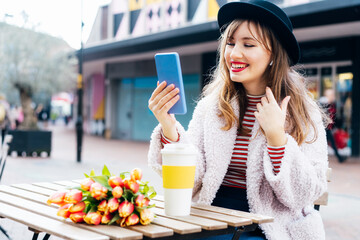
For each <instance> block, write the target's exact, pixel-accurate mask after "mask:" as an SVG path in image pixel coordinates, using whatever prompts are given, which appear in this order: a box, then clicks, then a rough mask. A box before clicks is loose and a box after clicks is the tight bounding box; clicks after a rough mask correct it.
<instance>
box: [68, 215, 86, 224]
mask: <svg viewBox="0 0 360 240" xmlns="http://www.w3.org/2000/svg"><path fill="white" fill-rule="evenodd" d="M84 216H85V213H84V212H75V213H71V214H70V216H69V218H70V219H71V221H73V222H74V223H81V222H83V221H84Z"/></svg>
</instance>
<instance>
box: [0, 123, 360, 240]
mask: <svg viewBox="0 0 360 240" xmlns="http://www.w3.org/2000/svg"><path fill="white" fill-rule="evenodd" d="M50 128H51V130H52V131H53V151H52V154H51V157H50V158H40V157H36V158H22V157H9V158H8V161H7V165H6V169H5V173H4V175H3V178H2V182H1V184H15V183H26V182H28V183H31V182H42V181H57V180H59V181H60V180H69V179H81V178H83V177H84V175H83V173H89V172H90V171H91V169H94V170H95V171H96V172H97V173H100V172H101V169H102V167H103V165H104V164H106V165H107V166H108V167H109V169H110V171H111V172H112V173H119V172H122V171H127V170H131V169H132V168H134V167H139V168H141V169H142V170H143V173H144V176H143V179H144V180H149V181H150V185H153V186H154V187H155V189H156V190H157V192H158V194H162V193H163V188H162V182H161V178H160V177H159V176H158V175H157V174H156V173H155V172H153V171H152V170H151V169H150V168H149V167H148V166H147V151H148V147H149V144H148V143H147V142H128V141H121V140H106V139H103V138H99V137H95V136H90V135H85V138H84V151H83V161H82V163H77V162H76V154H75V139H76V138H75V132H74V130H73V129H71V128H69V127H67V126H65V125H64V124H61V122H60V123H58V125H56V126H50ZM329 165H330V167H331V168H332V170H333V172H332V180H331V182H330V183H329V193H330V196H329V205H328V206H322V207H321V208H320V213H321V215H322V217H323V221H324V224H325V230H326V235H327V236H326V239H328V240H340V239H341V240H355V239H360V229H359V227H358V223H359V222H360V208H359V206H360V184H359V182H360V174H359V171H360V159H357V158H349V159H347V161H346V162H345V163H341V164H340V163H338V162H337V160H336V159H335V158H334V157H330V158H329ZM0 225H1V226H2V227H3V228H4V229H6V231H8V233H9V234H10V236H12V237H13V239H14V240H22V239H30V238H31V236H32V235H31V232H30V231H28V229H27V227H25V226H24V225H21V224H18V223H15V222H13V221H10V220H7V219H0ZM0 239H4V236H3V235H1V234H0ZM51 239H58V238H55V237H51Z"/></svg>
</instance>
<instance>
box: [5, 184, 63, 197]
mask: <svg viewBox="0 0 360 240" xmlns="http://www.w3.org/2000/svg"><path fill="white" fill-rule="evenodd" d="M11 187H14V188H19V189H23V190H27V191H30V192H34V193H39V194H42V195H44V196H50V195H51V194H53V193H54V192H56V191H54V190H50V189H47V188H43V187H38V186H34V185H31V184H14V185H11Z"/></svg>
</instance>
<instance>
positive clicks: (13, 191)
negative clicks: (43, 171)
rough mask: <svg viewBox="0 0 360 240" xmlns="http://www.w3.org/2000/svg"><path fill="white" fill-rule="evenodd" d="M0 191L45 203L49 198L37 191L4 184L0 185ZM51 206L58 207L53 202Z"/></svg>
mask: <svg viewBox="0 0 360 240" xmlns="http://www.w3.org/2000/svg"><path fill="white" fill-rule="evenodd" d="M0 192H4V193H7V194H10V195H14V196H17V197H19V198H24V199H27V200H30V201H33V202H37V203H41V204H46V205H47V203H46V201H47V200H48V199H49V197H46V196H44V195H41V194H39V193H34V192H29V191H26V190H23V189H20V188H14V187H10V186H6V185H0ZM51 206H53V207H56V208H58V206H57V205H54V204H52V205H51Z"/></svg>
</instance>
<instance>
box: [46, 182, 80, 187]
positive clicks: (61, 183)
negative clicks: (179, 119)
mask: <svg viewBox="0 0 360 240" xmlns="http://www.w3.org/2000/svg"><path fill="white" fill-rule="evenodd" d="M53 183H54V184H57V185H62V186H65V187H77V186H80V183H76V182H72V181H55V182H53Z"/></svg>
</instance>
